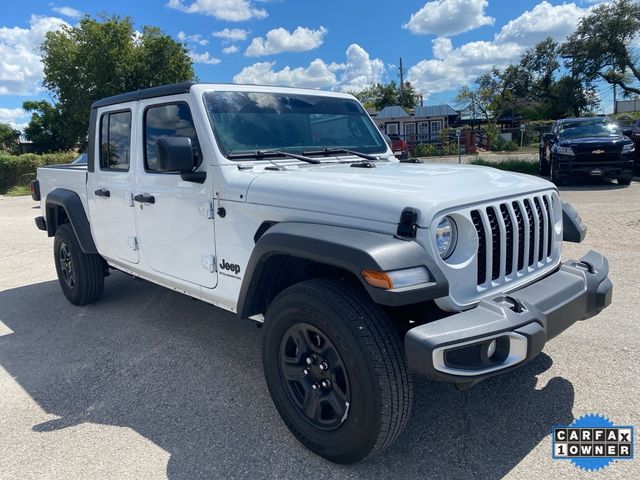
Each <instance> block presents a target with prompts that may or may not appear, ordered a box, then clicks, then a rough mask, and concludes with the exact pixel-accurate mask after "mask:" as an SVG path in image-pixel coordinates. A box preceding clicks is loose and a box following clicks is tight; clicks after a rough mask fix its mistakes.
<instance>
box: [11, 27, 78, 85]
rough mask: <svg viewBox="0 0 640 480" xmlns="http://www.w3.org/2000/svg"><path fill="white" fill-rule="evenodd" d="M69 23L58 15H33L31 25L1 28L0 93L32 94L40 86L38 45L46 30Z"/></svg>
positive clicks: (40, 73)
mask: <svg viewBox="0 0 640 480" xmlns="http://www.w3.org/2000/svg"><path fill="white" fill-rule="evenodd" d="M62 25H68V24H67V23H66V22H65V21H64V20H62V19H60V18H55V17H40V16H37V15H32V16H31V18H30V20H29V28H21V27H11V28H10V27H2V28H0V95H30V94H33V93H34V92H37V91H39V90H40V89H41V85H40V82H41V81H42V62H41V61H40V54H39V52H38V51H37V48H38V47H39V46H40V44H41V43H42V41H43V40H44V36H45V34H46V33H47V32H49V31H52V30H57V29H59V28H60V27H61V26H62Z"/></svg>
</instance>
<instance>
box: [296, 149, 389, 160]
mask: <svg viewBox="0 0 640 480" xmlns="http://www.w3.org/2000/svg"><path fill="white" fill-rule="evenodd" d="M336 153H346V154H348V155H355V156H356V157H360V158H364V159H365V160H380V158H379V157H376V156H374V155H368V154H366V153H360V152H356V151H355V150H348V149H346V148H323V149H322V150H312V151H309V152H302V154H303V155H335V154H336Z"/></svg>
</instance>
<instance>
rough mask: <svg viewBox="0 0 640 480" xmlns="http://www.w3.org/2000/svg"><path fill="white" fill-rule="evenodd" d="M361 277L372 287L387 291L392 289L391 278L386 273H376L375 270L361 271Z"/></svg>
mask: <svg viewBox="0 0 640 480" xmlns="http://www.w3.org/2000/svg"><path fill="white" fill-rule="evenodd" d="M362 276H363V277H364V279H365V280H366V281H367V283H368V284H369V285H371V286H372V287H378V288H384V289H386V290H389V289H391V288H393V282H392V281H391V277H390V276H389V274H388V273H386V272H376V271H375V270H363V271H362Z"/></svg>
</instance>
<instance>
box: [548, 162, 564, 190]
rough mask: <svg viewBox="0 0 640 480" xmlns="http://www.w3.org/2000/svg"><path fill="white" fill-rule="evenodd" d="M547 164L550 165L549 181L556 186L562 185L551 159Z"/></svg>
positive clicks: (556, 167)
mask: <svg viewBox="0 0 640 480" xmlns="http://www.w3.org/2000/svg"><path fill="white" fill-rule="evenodd" d="M549 163H550V166H549V180H551V182H553V183H555V184H556V185H558V186H560V185H562V177H561V176H560V174H559V173H558V166H557V165H556V163H555V162H554V161H553V158H552V159H551V161H550V162H549Z"/></svg>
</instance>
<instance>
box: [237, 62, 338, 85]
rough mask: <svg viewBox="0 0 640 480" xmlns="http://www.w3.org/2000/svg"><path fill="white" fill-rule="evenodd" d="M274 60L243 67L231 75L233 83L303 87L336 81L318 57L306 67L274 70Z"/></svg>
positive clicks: (330, 83) (331, 83) (332, 83)
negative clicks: (233, 75) (234, 74)
mask: <svg viewBox="0 0 640 480" xmlns="http://www.w3.org/2000/svg"><path fill="white" fill-rule="evenodd" d="M275 64H276V62H258V63H254V64H253V65H250V66H248V67H245V68H243V69H242V71H241V72H240V73H238V74H237V75H236V76H235V77H233V81H234V82H235V83H250V84H261V85H285V86H292V87H304V88H330V87H332V86H334V85H335V83H336V76H335V75H334V74H333V72H331V70H329V67H328V66H327V64H326V63H324V62H323V61H322V60H320V59H319V58H316V59H315V60H314V61H312V62H311V63H310V64H309V66H308V67H307V68H303V67H298V68H291V67H284V68H283V69H282V70H278V71H274V70H273V67H274V65H275Z"/></svg>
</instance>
